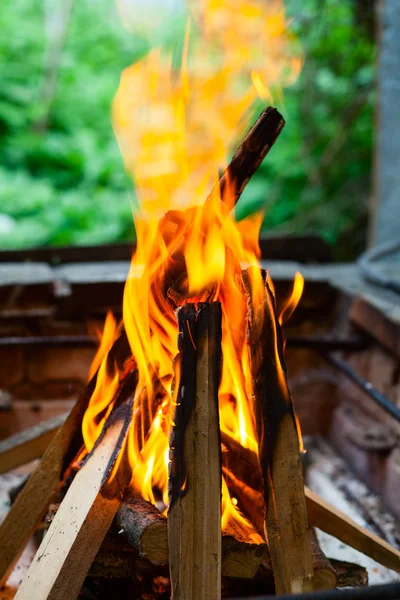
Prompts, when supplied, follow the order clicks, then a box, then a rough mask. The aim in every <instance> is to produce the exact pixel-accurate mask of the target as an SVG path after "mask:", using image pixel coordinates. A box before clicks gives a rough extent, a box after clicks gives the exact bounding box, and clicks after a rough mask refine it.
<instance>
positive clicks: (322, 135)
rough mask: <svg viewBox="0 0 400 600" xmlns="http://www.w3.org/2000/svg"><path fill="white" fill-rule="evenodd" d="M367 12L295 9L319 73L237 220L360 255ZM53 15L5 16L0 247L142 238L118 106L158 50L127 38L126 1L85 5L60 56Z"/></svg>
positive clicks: (334, 3)
mask: <svg viewBox="0 0 400 600" xmlns="http://www.w3.org/2000/svg"><path fill="white" fill-rule="evenodd" d="M355 4H356V3H355V2H354V0H303V1H302V2H301V3H299V2H298V1H297V0H287V2H286V6H287V8H288V13H289V15H291V16H292V17H293V22H292V28H293V30H294V31H295V33H296V34H297V35H298V37H299V39H300V41H301V43H302V45H303V48H304V54H305V57H306V62H305V66H304V69H303V72H302V74H301V76H300V78H299V80H298V82H297V83H296V84H295V85H294V86H293V87H291V88H289V89H287V90H285V93H284V100H283V104H282V106H280V108H281V110H282V112H283V113H284V115H285V117H286V120H287V125H286V128H285V129H284V131H283V133H282V135H281V136H280V139H279V142H278V143H277V144H276V146H275V147H274V149H273V151H272V152H271V154H270V155H269V156H268V159H267V160H266V161H265V162H264V164H263V165H262V167H261V168H260V169H259V171H258V173H257V174H256V176H255V177H254V178H253V180H252V181H251V183H250V185H249V186H248V188H247V189H246V191H245V193H244V194H243V197H242V199H241V200H240V203H239V205H238V208H237V216H238V218H242V217H244V216H245V215H247V214H249V213H250V212H252V211H254V210H258V209H264V211H265V220H264V225H263V228H264V229H265V230H285V231H291V232H293V231H297V232H301V231H305V230H313V231H316V232H318V233H320V234H322V235H323V236H324V237H325V238H326V239H327V240H328V241H330V242H332V243H336V244H338V245H339V244H340V242H342V241H346V244H347V246H346V247H347V248H348V250H349V252H348V253H349V254H351V253H355V252H358V251H359V250H360V249H361V247H362V245H363V242H364V236H365V228H366V214H367V210H366V207H367V203H368V194H369V189H370V171H371V154H372V152H371V150H372V122H373V81H374V53H375V45H374V42H373V40H372V39H371V37H370V35H369V34H368V31H367V30H366V29H365V28H364V25H363V24H362V23H358V22H357V19H356V12H355ZM51 6H52V3H51V2H49V1H48V0H47V3H46V1H45V0H14V2H13V4H12V6H11V5H7V3H5V4H4V3H3V4H2V6H1V7H0V27H1V31H2V36H1V38H0V52H1V60H0V78H1V81H2V85H1V88H0V165H1V166H0V248H22V247H28V246H37V245H43V244H55V245H64V244H96V243H107V242H113V241H118V240H124V239H132V237H133V235H134V231H133V225H132V216H131V202H132V199H133V191H132V184H131V182H130V181H129V179H128V177H127V175H126V174H125V172H124V168H123V165H122V159H121V157H120V153H119V149H118V146H117V143H116V141H115V138H114V134H113V131H112V127H111V122H110V106H111V102H112V98H113V95H114V93H115V91H116V88H117V85H118V80H119V75H120V73H121V71H122V69H123V68H124V67H126V66H128V65H129V64H131V63H132V62H133V61H134V60H137V59H138V58H139V57H140V56H142V55H143V54H144V53H146V52H147V51H148V42H146V41H145V40H144V39H141V38H139V37H138V36H137V35H136V36H132V35H129V34H128V33H127V32H126V31H125V30H124V29H123V27H122V25H121V23H120V21H119V18H118V15H117V12H116V9H115V6H114V2H113V1H111V2H110V0H81V1H80V2H74V3H73V5H72V11H71V15H70V19H69V21H68V26H67V31H66V32H65V33H66V36H65V43H64V44H60V48H59V49H60V52H59V56H57V35H59V32H58V33H57V30H56V35H55V36H54V34H53V38H54V39H55V40H56V41H55V42H54V39H53V42H52V41H51V35H50V36H49V32H48V29H49V27H50V26H51V23H50V25H49V23H48V21H49V16H48V14H47V15H46V10H47V11H48V10H49V7H51ZM53 6H54V5H53ZM52 43H53V46H52V45H51V44H52ZM54 64H56V67H54ZM53 76H54V81H53V80H52V77H53ZM52 83H55V85H53V86H52ZM258 108H259V109H261V108H262V105H261V104H260V106H259V107H258Z"/></svg>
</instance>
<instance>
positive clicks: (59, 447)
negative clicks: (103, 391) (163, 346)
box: [0, 336, 135, 584]
mask: <svg viewBox="0 0 400 600" xmlns="http://www.w3.org/2000/svg"><path fill="white" fill-rule="evenodd" d="M129 355H130V349H129V344H128V342H127V339H126V337H125V336H121V337H120V338H118V340H117V341H116V342H115V344H114V346H113V348H112V350H111V351H110V353H109V360H108V361H107V364H109V366H110V368H114V364H115V361H117V363H118V365H119V366H121V367H122V365H123V363H124V362H125V360H126V358H127V357H129ZM95 386H96V376H94V377H93V378H92V380H91V381H90V382H89V384H88V385H87V387H86V389H85V390H84V392H83V393H82V395H81V396H80V398H79V399H78V401H77V403H76V404H75V406H74V407H73V409H72V410H71V412H70V414H69V415H68V417H67V419H66V421H65V422H64V424H63V425H62V427H61V428H60V429H59V430H58V432H57V434H56V435H55V436H54V438H53V440H52V442H51V443H50V445H49V446H48V448H47V450H46V452H45V454H44V455H43V457H42V460H41V461H40V463H39V465H38V466H37V468H36V469H35V471H34V472H33V473H32V475H31V477H30V478H29V481H28V482H27V484H26V486H25V487H24V489H23V490H22V491H21V493H20V494H19V496H18V498H17V499H16V501H15V503H14V504H13V506H12V507H11V509H10V511H9V513H8V514H7V516H6V518H5V519H4V521H3V523H2V524H1V525H0V584H4V583H5V581H6V580H7V577H8V574H9V573H10V571H11V570H12V568H13V566H14V564H15V562H16V561H17V559H18V557H19V555H20V554H21V552H22V550H23V549H24V547H25V545H26V543H27V542H28V540H29V538H30V537H31V535H32V534H33V533H34V531H35V529H36V527H37V524H38V523H39V522H40V520H41V519H42V518H43V517H44V514H45V513H46V510H47V508H48V506H49V504H50V502H51V500H52V498H53V496H54V494H55V492H56V490H57V488H58V486H59V485H60V483H61V481H62V480H63V476H64V473H65V470H66V468H67V467H68V466H69V464H70V462H71V461H72V459H73V458H74V457H75V456H76V454H77V452H78V451H79V449H80V448H81V447H82V444H83V439H82V433H81V425H82V418H83V415H84V413H85V411H86V408H87V406H88V404H89V400H90V397H91V395H92V393H93V391H94V389H95ZM134 387H135V385H134Z"/></svg>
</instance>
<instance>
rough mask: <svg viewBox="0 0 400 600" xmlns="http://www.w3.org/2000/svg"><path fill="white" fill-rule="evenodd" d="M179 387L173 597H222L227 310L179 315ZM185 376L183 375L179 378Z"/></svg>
mask: <svg viewBox="0 0 400 600" xmlns="http://www.w3.org/2000/svg"><path fill="white" fill-rule="evenodd" d="M178 321H179V332H180V335H179V349H180V355H179V356H178V362H177V365H178V370H177V378H178V379H179V388H178V393H177V396H176V398H177V404H176V410H175V415H174V427H173V430H172V433H171V440H170V471H169V499H170V508H169V512H168V545H169V549H170V576H171V587H172V598H173V600H187V599H188V598H190V599H191V600H218V599H219V598H220V597H221V452H220V448H221V441H220V434H219V414H218V384H219V377H220V362H221V335H222V333H221V305H220V303H219V302H214V303H212V304H206V303H199V304H198V310H196V308H195V306H194V305H193V304H187V305H185V306H184V307H183V308H181V309H180V311H179V313H178ZM179 372H180V377H179Z"/></svg>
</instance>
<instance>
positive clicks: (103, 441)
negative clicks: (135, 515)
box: [15, 396, 133, 600]
mask: <svg viewBox="0 0 400 600" xmlns="http://www.w3.org/2000/svg"><path fill="white" fill-rule="evenodd" d="M132 404H133V396H130V398H128V400H127V401H125V402H124V403H123V404H121V405H119V406H117V407H116V408H114V410H113V411H112V413H111V415H110V416H109V418H108V419H107V422H106V424H105V426H104V429H103V432H102V435H101V437H100V439H99V440H98V442H97V443H96V445H95V447H94V449H93V450H92V453H91V454H90V455H89V457H88V459H87V460H86V462H85V464H84V465H83V467H82V468H81V469H80V471H78V473H77V475H76V476H75V478H74V480H73V482H72V484H71V486H70V487H69V489H68V492H67V494H66V495H65V498H64V500H63V501H62V503H61V505H60V508H59V510H58V512H57V514H56V516H55V518H54V521H53V522H52V524H51V526H50V529H49V531H48V533H47V535H46V536H45V538H44V539H43V542H42V544H41V545H40V547H39V549H38V551H37V553H36V556H35V558H34V559H33V562H32V564H31V566H30V568H29V570H28V573H27V574H26V576H25V578H24V580H23V582H22V584H21V586H20V588H19V590H18V592H17V595H16V597H15V598H16V600H32V598H35V600H73V599H75V598H76V597H77V595H78V594H79V591H80V589H81V587H82V584H83V581H84V579H85V577H86V574H87V572H88V571H89V568H90V565H91V564H92V562H93V560H94V558H95V556H96V553H97V551H98V549H99V548H100V545H101V543H102V541H103V539H104V536H105V534H106V533H107V531H108V529H109V527H110V525H111V523H112V520H113V518H114V516H115V513H116V512H117V510H118V507H119V504H120V501H121V494H122V493H123V492H124V490H125V488H126V486H127V485H128V484H129V482H130V480H131V469H130V468H129V466H127V465H124V467H126V468H121V465H119V467H118V471H117V473H116V474H115V475H113V477H112V478H110V474H111V473H112V469H113V467H114V464H115V461H116V459H117V457H118V453H119V451H120V450H121V446H122V445H123V443H124V440H125V438H126V434H127V431H128V429H129V426H130V424H131V417H132Z"/></svg>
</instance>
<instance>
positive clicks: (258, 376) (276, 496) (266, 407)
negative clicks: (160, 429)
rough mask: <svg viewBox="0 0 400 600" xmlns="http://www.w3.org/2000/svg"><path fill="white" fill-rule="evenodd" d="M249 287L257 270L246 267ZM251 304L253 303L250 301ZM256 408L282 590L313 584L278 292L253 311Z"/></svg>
mask: <svg viewBox="0 0 400 600" xmlns="http://www.w3.org/2000/svg"><path fill="white" fill-rule="evenodd" d="M246 275H247V284H248V285H247V287H248V289H249V292H250V302H249V305H250V306H251V285H250V284H249V282H251V281H252V278H253V277H254V276H257V275H255V274H254V273H252V271H251V270H248V271H247V272H246ZM252 308H253V307H252ZM250 344H251V349H252V370H253V381H254V396H255V402H254V413H255V419H256V429H257V437H258V455H259V461H260V466H261V473H262V478H263V495H264V500H265V505H266V519H265V527H266V532H267V536H268V545H269V550H270V555H271V561H272V567H273V570H274V577H275V586H276V591H277V593H278V594H284V593H296V592H305V591H309V590H311V589H312V578H313V575H314V574H313V566H312V552H311V545H310V536H309V527H308V520H307V510H306V503H305V497H304V483H303V475H302V469H301V462H300V449H299V439H298V435H297V430H296V423H295V418H294V412H293V405H292V399H291V395H290V391H289V387H288V384H287V373H286V365H285V361H284V357H283V335H282V332H281V329H280V325H279V321H278V317H277V313H276V307H275V299H274V296H273V294H272V292H271V290H270V288H269V286H268V282H266V283H265V295H264V306H263V307H259V308H257V307H256V308H254V309H253V311H252V312H251V316H250Z"/></svg>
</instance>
